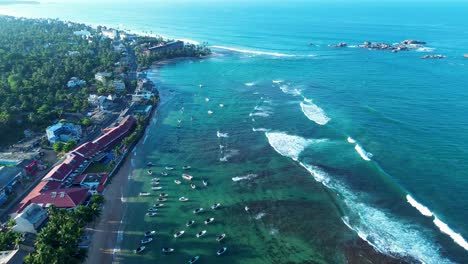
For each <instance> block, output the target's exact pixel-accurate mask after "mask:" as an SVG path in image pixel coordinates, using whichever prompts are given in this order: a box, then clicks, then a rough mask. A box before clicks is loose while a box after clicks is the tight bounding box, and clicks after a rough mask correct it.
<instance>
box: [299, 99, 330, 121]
mask: <svg viewBox="0 0 468 264" xmlns="http://www.w3.org/2000/svg"><path fill="white" fill-rule="evenodd" d="M304 100H305V99H304ZM300 105H301V109H302V112H303V113H304V115H305V116H306V117H307V118H308V119H309V120H311V121H314V122H315V123H317V124H319V125H321V126H323V125H325V124H327V123H328V121H330V118H329V117H328V116H327V115H326V114H325V111H323V109H322V108H320V107H318V106H317V105H315V104H313V103H312V102H309V103H304V102H301V103H300Z"/></svg>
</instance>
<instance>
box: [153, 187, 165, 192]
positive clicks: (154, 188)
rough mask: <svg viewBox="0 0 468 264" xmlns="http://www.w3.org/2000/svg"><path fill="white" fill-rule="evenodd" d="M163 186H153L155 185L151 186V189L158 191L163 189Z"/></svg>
mask: <svg viewBox="0 0 468 264" xmlns="http://www.w3.org/2000/svg"><path fill="white" fill-rule="evenodd" d="M162 188H163V187H161V186H153V187H151V190H153V191H157V190H161V189H162Z"/></svg>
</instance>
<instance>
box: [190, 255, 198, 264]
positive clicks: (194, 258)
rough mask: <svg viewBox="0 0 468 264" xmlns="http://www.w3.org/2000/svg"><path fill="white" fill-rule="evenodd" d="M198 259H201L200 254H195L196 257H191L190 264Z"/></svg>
mask: <svg viewBox="0 0 468 264" xmlns="http://www.w3.org/2000/svg"><path fill="white" fill-rule="evenodd" d="M198 259H200V256H195V257H193V258H191V259H190V260H189V261H188V264H193V263H195V262H197V261H198Z"/></svg>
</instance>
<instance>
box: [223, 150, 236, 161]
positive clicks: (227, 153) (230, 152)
mask: <svg viewBox="0 0 468 264" xmlns="http://www.w3.org/2000/svg"><path fill="white" fill-rule="evenodd" d="M239 153H240V151H239V150H238V149H229V150H227V151H225V152H224V155H223V156H222V157H221V158H220V159H219V161H222V162H226V161H228V159H229V158H232V157H234V156H236V155H239ZM221 154H223V153H222V151H221Z"/></svg>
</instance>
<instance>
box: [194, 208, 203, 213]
mask: <svg viewBox="0 0 468 264" xmlns="http://www.w3.org/2000/svg"><path fill="white" fill-rule="evenodd" d="M201 211H203V208H201V207H200V208H197V209H195V210H193V213H194V214H198V213H200V212H201Z"/></svg>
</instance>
